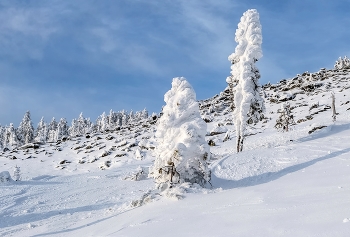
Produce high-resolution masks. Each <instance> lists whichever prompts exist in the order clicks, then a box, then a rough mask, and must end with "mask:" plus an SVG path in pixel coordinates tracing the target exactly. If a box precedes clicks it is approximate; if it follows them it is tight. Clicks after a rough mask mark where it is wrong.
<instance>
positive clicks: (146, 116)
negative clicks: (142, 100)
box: [141, 108, 148, 119]
mask: <svg viewBox="0 0 350 237" xmlns="http://www.w3.org/2000/svg"><path fill="white" fill-rule="evenodd" d="M141 117H142V118H143V119H147V118H148V111H147V109H146V108H144V109H143V110H142V112H141Z"/></svg>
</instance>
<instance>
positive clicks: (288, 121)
mask: <svg viewBox="0 0 350 237" xmlns="http://www.w3.org/2000/svg"><path fill="white" fill-rule="evenodd" d="M277 113H279V114H280V115H279V117H278V118H277V120H276V125H275V128H277V129H279V130H282V131H284V132H288V131H289V128H290V126H292V125H295V121H294V117H293V114H292V111H291V108H290V104H289V103H288V102H287V103H284V104H282V106H281V109H279V110H278V111H277Z"/></svg>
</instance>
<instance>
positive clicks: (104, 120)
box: [100, 112, 109, 132]
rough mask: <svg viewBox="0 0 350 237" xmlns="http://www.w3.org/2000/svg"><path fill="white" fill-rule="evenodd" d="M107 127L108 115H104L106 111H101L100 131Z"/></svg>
mask: <svg viewBox="0 0 350 237" xmlns="http://www.w3.org/2000/svg"><path fill="white" fill-rule="evenodd" d="M108 129H109V124H108V117H107V116H106V113H105V112H103V114H102V115H101V121H100V131H101V132H104V131H106V130H108Z"/></svg>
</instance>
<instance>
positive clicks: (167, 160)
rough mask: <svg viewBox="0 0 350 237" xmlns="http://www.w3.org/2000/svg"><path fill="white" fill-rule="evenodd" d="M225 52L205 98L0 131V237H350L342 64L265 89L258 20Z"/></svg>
mask: <svg viewBox="0 0 350 237" xmlns="http://www.w3.org/2000/svg"><path fill="white" fill-rule="evenodd" d="M235 41H236V44H237V46H236V48H235V50H234V52H233V53H232V54H230V51H229V50H228V52H227V53H228V55H229V56H228V60H229V61H230V63H231V70H229V68H228V70H227V71H228V72H229V73H228V77H227V78H226V82H227V87H226V88H223V90H222V91H221V92H220V93H218V94H216V95H214V96H213V97H211V98H208V99H206V100H199V101H198V100H197V98H196V92H195V90H194V89H193V87H192V86H191V84H190V82H191V78H188V79H186V78H184V77H175V78H173V81H172V84H171V85H169V88H170V89H169V91H168V92H166V94H165V95H164V102H165V104H164V106H163V107H162V108H160V110H159V111H158V113H152V115H149V113H148V111H147V110H146V109H144V110H143V111H137V112H133V111H130V112H127V111H124V110H123V111H120V112H115V111H113V110H110V112H109V113H108V114H106V113H105V112H103V113H102V114H101V115H100V116H99V117H98V118H97V119H96V120H95V121H91V120H90V118H85V117H84V116H83V113H80V115H79V117H78V118H77V119H73V120H72V121H71V123H68V121H67V120H66V119H65V118H60V119H59V120H58V119H57V120H56V119H55V118H52V119H51V121H50V122H47V121H45V119H44V118H42V119H41V120H40V121H39V122H38V123H37V125H36V126H35V124H33V121H32V120H31V114H30V112H29V111H27V112H26V113H25V114H24V117H23V119H22V121H21V122H20V123H19V126H18V127H16V126H14V124H13V123H11V124H10V125H6V126H0V148H1V151H0V167H1V169H0V236H162V235H165V236H348V235H349V233H350V226H349V225H350V209H349V207H350V199H349V195H350V175H349V174H350V158H349V152H350V145H349V144H348V142H347V141H348V138H349V136H350V93H349V92H350V91H349V90H350V60H349V59H348V58H347V57H344V58H342V57H340V58H339V59H338V60H337V61H336V62H335V65H334V68H331V69H326V68H321V69H320V70H319V71H317V72H303V73H300V74H298V75H296V76H295V77H293V78H289V79H281V80H280V81H279V82H278V83H275V84H273V83H268V84H263V85H261V83H260V82H259V79H260V77H261V75H260V72H259V69H258V63H257V62H258V61H259V60H260V59H261V60H262V56H263V52H262V44H263V30H262V26H261V24H260V19H259V13H258V11H257V10H255V9H251V10H248V11H246V12H245V13H244V14H243V16H242V18H241V21H240V22H239V24H238V28H237V31H236V34H235ZM223 80H225V79H223ZM213 94H215V92H213Z"/></svg>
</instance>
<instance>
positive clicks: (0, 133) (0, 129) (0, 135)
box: [0, 125, 5, 148]
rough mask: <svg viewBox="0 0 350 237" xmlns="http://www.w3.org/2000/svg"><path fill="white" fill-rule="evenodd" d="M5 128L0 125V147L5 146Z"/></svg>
mask: <svg viewBox="0 0 350 237" xmlns="http://www.w3.org/2000/svg"><path fill="white" fill-rule="evenodd" d="M4 136H5V128H4V127H2V126H1V125H0V148H4V138H5V137H4Z"/></svg>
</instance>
